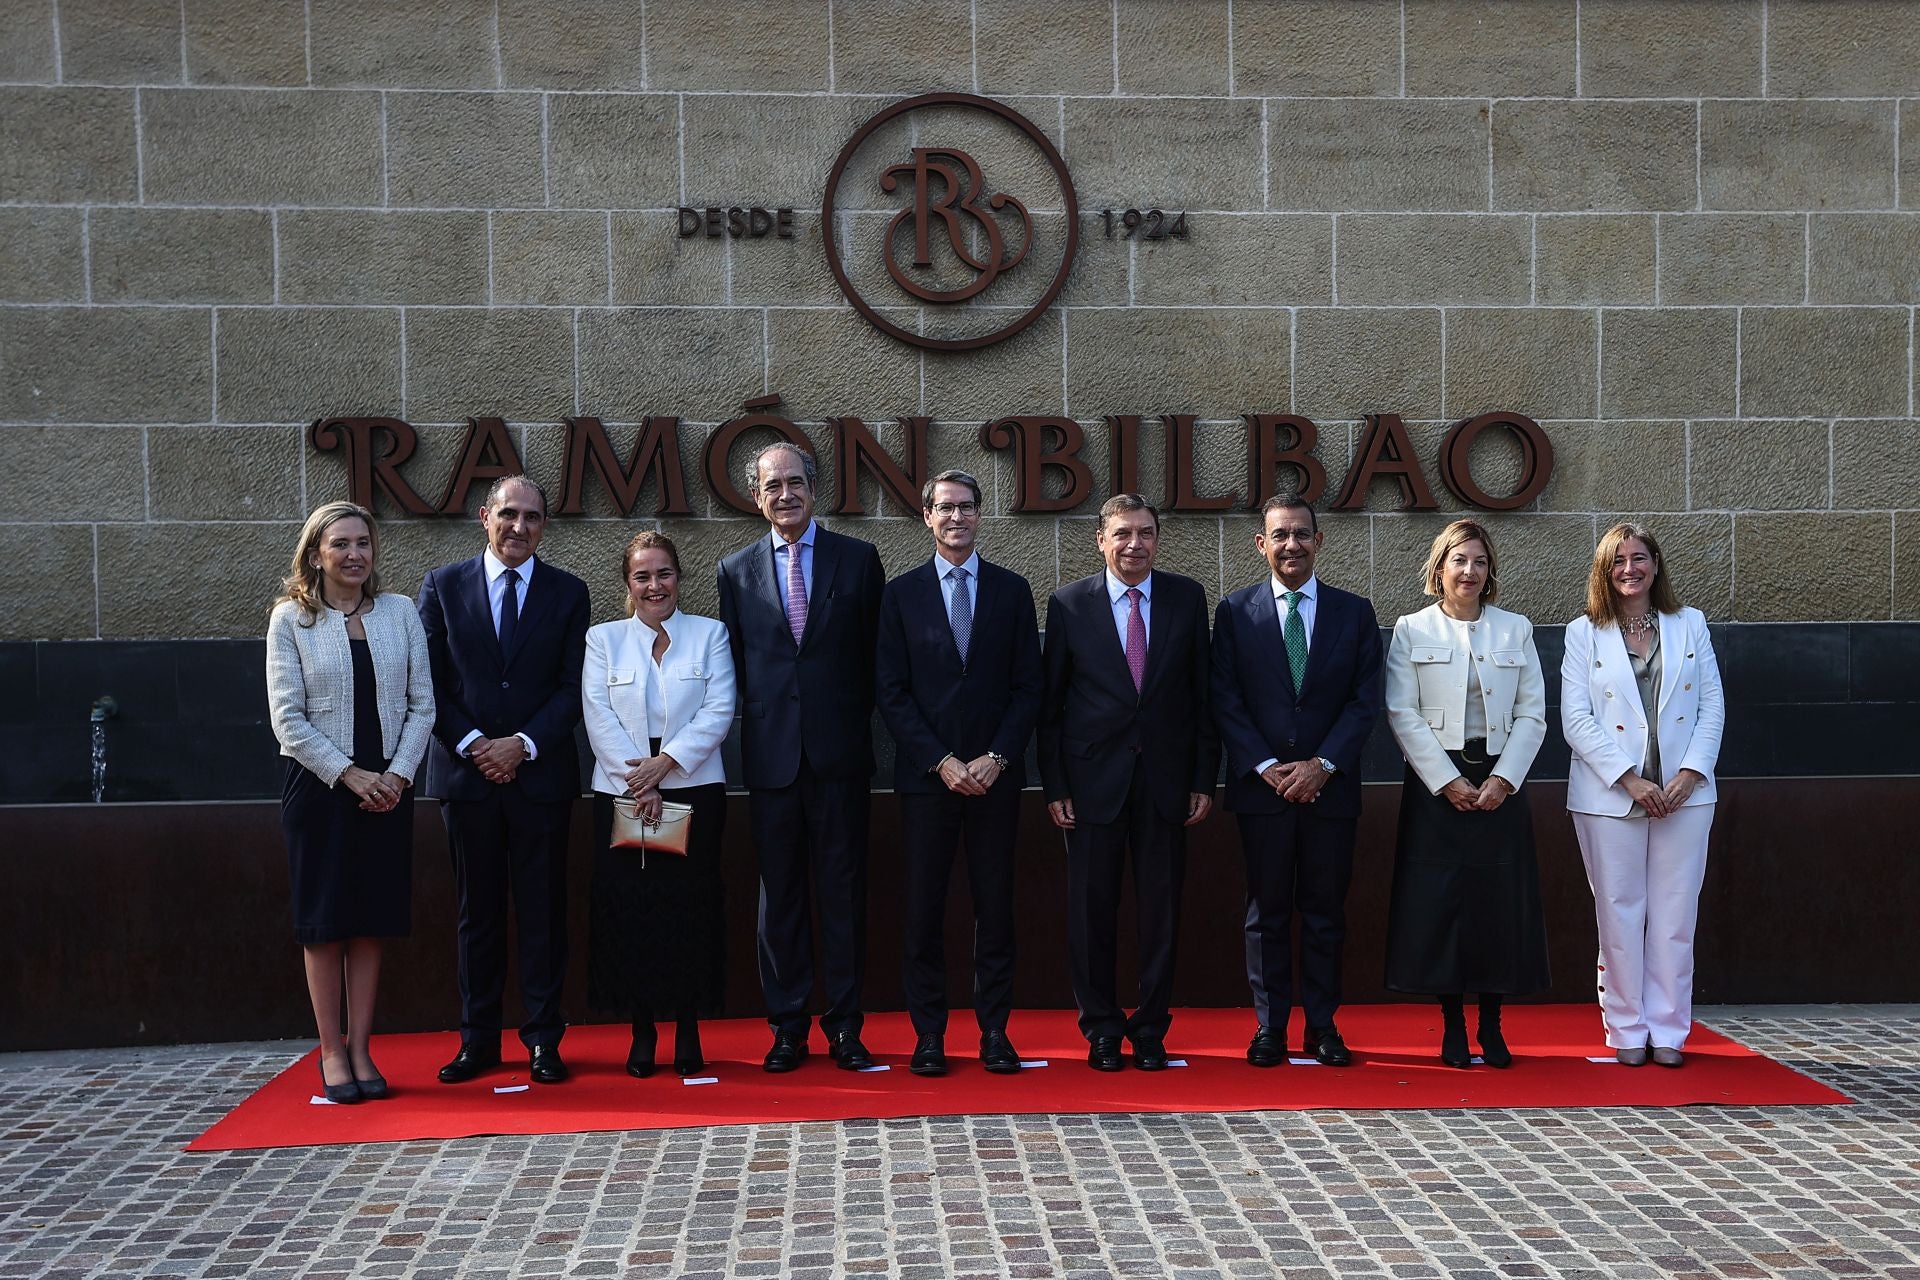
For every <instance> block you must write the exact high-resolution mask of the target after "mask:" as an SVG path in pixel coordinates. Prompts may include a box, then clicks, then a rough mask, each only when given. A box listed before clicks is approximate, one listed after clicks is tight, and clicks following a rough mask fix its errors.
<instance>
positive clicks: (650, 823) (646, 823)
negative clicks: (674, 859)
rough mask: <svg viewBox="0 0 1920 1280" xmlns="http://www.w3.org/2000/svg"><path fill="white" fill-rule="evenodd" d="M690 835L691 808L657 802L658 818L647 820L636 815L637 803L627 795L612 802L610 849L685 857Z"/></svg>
mask: <svg viewBox="0 0 1920 1280" xmlns="http://www.w3.org/2000/svg"><path fill="white" fill-rule="evenodd" d="M692 834H693V806H692V805H690V804H675V803H674V802H673V801H671V800H662V801H661V802H660V816H659V817H658V818H655V819H651V820H650V819H647V818H644V817H642V816H641V814H640V802H639V801H637V800H634V799H632V798H631V797H629V796H620V797H617V798H616V799H615V800H614V802H613V847H614V848H616V849H639V850H641V851H642V852H644V853H671V854H677V855H678V856H680V857H682V858H684V857H686V856H687V841H688V839H689V838H690V837H691V836H692Z"/></svg>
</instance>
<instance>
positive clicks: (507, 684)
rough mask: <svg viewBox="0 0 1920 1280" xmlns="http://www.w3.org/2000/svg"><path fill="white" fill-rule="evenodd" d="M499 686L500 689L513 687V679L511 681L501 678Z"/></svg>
mask: <svg viewBox="0 0 1920 1280" xmlns="http://www.w3.org/2000/svg"><path fill="white" fill-rule="evenodd" d="M500 687H501V688H502V689H511V688H513V681H511V680H502V681H501V682H500Z"/></svg>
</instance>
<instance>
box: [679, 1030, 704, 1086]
mask: <svg viewBox="0 0 1920 1280" xmlns="http://www.w3.org/2000/svg"><path fill="white" fill-rule="evenodd" d="M673 1069H674V1071H675V1072H676V1073H678V1074H679V1075H682V1076H690V1075H695V1074H697V1073H699V1072H701V1071H705V1070H706V1069H707V1060H706V1058H704V1057H702V1056H701V1053H700V1024H699V1023H697V1022H683V1023H681V1024H680V1025H679V1026H678V1027H676V1028H675V1029H674V1034H673Z"/></svg>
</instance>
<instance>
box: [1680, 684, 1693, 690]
mask: <svg viewBox="0 0 1920 1280" xmlns="http://www.w3.org/2000/svg"><path fill="white" fill-rule="evenodd" d="M1680 687H1681V688H1682V689H1691V688H1693V686H1692V685H1691V684H1683V685H1681V686H1680Z"/></svg>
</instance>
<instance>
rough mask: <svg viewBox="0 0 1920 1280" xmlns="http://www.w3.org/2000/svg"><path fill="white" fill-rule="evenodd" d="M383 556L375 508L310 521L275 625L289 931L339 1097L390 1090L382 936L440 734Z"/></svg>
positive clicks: (408, 870) (337, 506)
mask: <svg viewBox="0 0 1920 1280" xmlns="http://www.w3.org/2000/svg"><path fill="white" fill-rule="evenodd" d="M378 548H379V534H378V532H377V531H376V530H375V528H374V524H373V516H372V514H371V513H369V512H368V511H367V510H366V508H364V507H359V506H355V505H354V504H353V503H350V502H330V503H328V504H327V505H325V506H323V507H321V508H320V509H319V510H317V511H315V512H314V513H313V514H312V515H310V516H308V517H307V522H306V525H305V526H304V527H303V528H302V529H301V530H300V541H299V543H298V544H297V545H296V546H295V548H294V553H293V564H292V568H291V571H290V572H289V573H288V575H287V580H286V584H285V587H284V591H283V594H282V596H281V598H280V600H279V601H277V602H276V603H275V605H274V607H273V613H272V615H271V617H270V618H269V620H268V623H267V701H268V706H269V710H270V714H271V718H272V721H273V733H274V737H276V738H277V739H279V741H280V754H281V755H283V756H285V757H286V772H285V779H284V783H283V786H282V788H281V796H280V827H281V832H282V834H283V835H284V836H285V837H286V842H287V863H288V872H289V880H290V881H291V887H292V896H293V932H294V937H295V939H296V940H298V941H299V943H300V945H301V947H302V948H303V949H304V951H305V953H306V969H307V994H308V995H309V996H310V997H311V998H312V1000H313V1015H314V1021H315V1023H316V1025H317V1027H318V1030H319V1033H320V1080H321V1084H322V1086H323V1087H324V1089H325V1092H326V1096H327V1097H328V1099H330V1100H331V1101H334V1102H359V1101H361V1100H362V1099H365V1098H378V1097H382V1096H384V1095H385V1093H386V1092H387V1082H386V1080H385V1079H383V1078H382V1077H381V1075H380V1072H379V1070H378V1069H377V1068H376V1067H375V1066H374V1065H373V1058H372V1056H371V1055H370V1053H369V1050H368V1041H369V1038H370V1037H371V1035H372V1032H373V1006H374V999H375V996H376V993H377V992H378V989H379V985H380V940H381V939H382V938H388V937H401V936H404V935H405V934H406V933H407V932H408V931H409V930H410V928H411V923H412V913H413V898H412V887H413V880H412V872H413V806H412V805H410V804H407V803H404V802H403V794H404V792H405V791H406V789H407V787H408V786H410V785H411V784H412V782H413V778H414V775H415V773H416V772H418V770H419V768H420V760H421V757H422V756H423V755H425V753H426V749H427V741H428V739H429V738H430V737H431V735H432V732H433V710H434V708H433V672H432V669H431V667H430V666H429V664H428V658H427V636H426V632H425V630H424V629H423V628H422V627H421V625H420V615H419V614H418V613H417V612H415V611H414V607H413V602H412V601H411V600H409V599H408V598H407V597H406V596H404V595H397V594H393V593H386V594H383V593H382V592H381V591H380V583H379V578H378V576H377V575H376V574H375V572H374V558H375V554H376V552H377V551H378ZM343 1013H344V1015H345V1019H346V1033H345V1036H344V1037H343V1036H342V1034H341V1021H342V1014H343Z"/></svg>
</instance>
